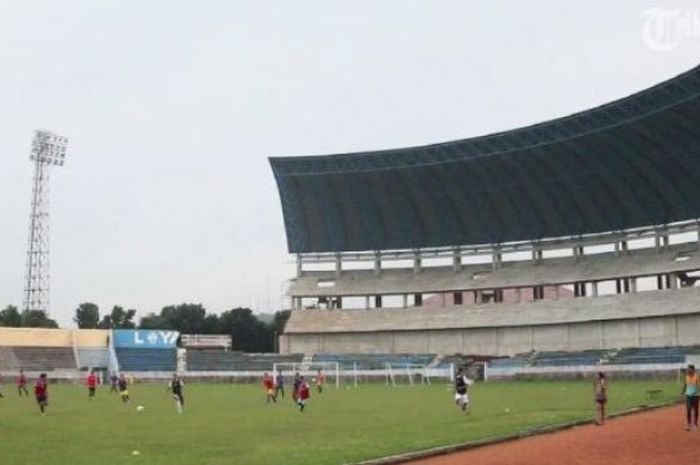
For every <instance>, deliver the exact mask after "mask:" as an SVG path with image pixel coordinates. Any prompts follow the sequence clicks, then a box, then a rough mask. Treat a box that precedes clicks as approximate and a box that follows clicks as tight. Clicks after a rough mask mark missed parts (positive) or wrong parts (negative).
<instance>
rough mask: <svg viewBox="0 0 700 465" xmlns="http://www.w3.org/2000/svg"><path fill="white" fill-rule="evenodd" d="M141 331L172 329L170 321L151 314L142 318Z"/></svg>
mask: <svg viewBox="0 0 700 465" xmlns="http://www.w3.org/2000/svg"><path fill="white" fill-rule="evenodd" d="M139 329H172V328H171V327H170V326H169V324H168V321H167V320H166V319H165V318H163V317H162V316H160V315H156V314H155V313H153V312H151V313H149V314H148V315H146V316H144V317H143V318H141V321H140V322H139Z"/></svg>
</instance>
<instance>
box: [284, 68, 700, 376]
mask: <svg viewBox="0 0 700 465" xmlns="http://www.w3.org/2000/svg"><path fill="white" fill-rule="evenodd" d="M699 114H700V68H694V69H692V70H690V71H688V72H686V73H684V74H681V75H679V76H677V77H675V78H673V79H670V80H668V81H666V82H663V83H660V84H658V85H656V86H654V87H652V88H649V89H646V90H644V91H641V92H639V93H636V94H634V95H631V96H629V97H626V98H623V99H620V100H617V101H614V102H611V103H608V104H606V105H603V106H600V107H597V108H593V109H590V110H587V111H584V112H581V113H577V114H574V115H571V116H568V117H565V118H560V119H555V120H551V121H547V122H543V123H540V124H536V125H534V126H529V127H525V128H521V129H514V130H511V131H507V132H502V133H498V134H493V135H488V136H483V137H476V138H472V139H465V140H458V141H453V142H446V143H440V144H435V145H429V146H423V147H410V148H402V149H395V150H384V151H379V152H361V153H349V154H339V155H326V156H302V157H279V158H272V159H271V160H270V162H271V165H272V169H273V171H274V175H275V179H276V181H277V185H278V188H279V193H280V198H281V202H282V207H283V212H284V222H285V227H286V232H287V242H288V249H289V252H290V253H291V254H294V255H295V256H296V269H297V273H296V276H295V277H294V278H292V280H291V283H290V289H289V293H290V296H291V298H292V301H293V312H292V315H291V318H290V321H289V322H288V324H287V326H286V329H285V332H284V335H282V337H281V342H280V347H281V351H282V352H283V353H287V354H292V353H314V354H322V357H323V358H324V359H327V358H328V355H326V354H349V355H348V356H349V357H353V356H354V355H353V354H355V355H356V354H371V353H385V354H429V355H434V356H435V357H437V358H438V359H441V358H443V357H448V358H449V356H453V355H454V354H463V355H467V356H476V357H478V358H481V359H483V358H484V357H486V358H491V357H510V358H509V359H502V360H497V361H495V362H493V363H492V366H493V368H494V369H495V368H497V367H501V368H503V369H502V370H495V371H494V372H493V374H494V375H499V374H501V375H502V374H506V373H510V374H517V373H519V372H529V373H531V374H534V373H535V372H538V371H541V372H552V371H556V370H557V369H559V370H561V369H560V368H557V367H567V366H568V367H571V366H581V367H582V369H584V370H585V366H591V367H593V368H591V369H596V370H597V366H598V365H601V364H606V365H610V366H613V365H615V366H623V368H624V366H625V365H639V366H634V367H630V366H627V369H630V370H633V369H640V370H643V369H645V366H644V365H645V364H653V365H656V366H655V368H656V369H669V368H673V369H675V368H677V366H678V364H679V363H683V362H685V356H686V355H687V354H694V353H697V352H698V349H697V348H696V347H695V346H697V345H699V344H700V331H699V330H700V311H699V310H698V307H697V302H698V296H699V294H698V292H699V291H698V289H697V287H695V282H696V280H697V272H698V270H700V257H699V256H698V253H697V251H698V227H699V225H700V223H698V217H699V216H700V187H699V186H700V184H699V183H698V180H699V179H700V164H699V163H698V160H699V158H698V155H699V153H698V151H699V150H700V131H698V128H697V124H696V123H695V121H697V118H698V115H699ZM331 358H332V357H331ZM664 365H666V366H664ZM647 368H648V367H647Z"/></svg>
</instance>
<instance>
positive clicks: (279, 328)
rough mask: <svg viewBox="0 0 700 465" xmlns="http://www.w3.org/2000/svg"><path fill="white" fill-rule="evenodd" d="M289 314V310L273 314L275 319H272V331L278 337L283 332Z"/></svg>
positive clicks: (290, 312)
mask: <svg viewBox="0 0 700 465" xmlns="http://www.w3.org/2000/svg"><path fill="white" fill-rule="evenodd" d="M291 314H292V311H291V310H280V311H279V312H275V317H274V318H273V319H272V329H273V330H274V331H275V333H276V334H277V335H278V336H279V335H280V334H282V333H283V332H284V327H285V326H286V325H287V320H289V317H290V315H291Z"/></svg>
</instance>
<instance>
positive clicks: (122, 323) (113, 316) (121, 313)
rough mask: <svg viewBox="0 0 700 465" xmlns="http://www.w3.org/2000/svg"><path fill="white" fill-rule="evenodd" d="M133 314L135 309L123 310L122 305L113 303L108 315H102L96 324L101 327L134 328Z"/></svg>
mask: <svg viewBox="0 0 700 465" xmlns="http://www.w3.org/2000/svg"><path fill="white" fill-rule="evenodd" d="M135 316H136V310H134V309H129V310H126V311H125V310H124V308H123V307H120V306H119V305H115V306H114V307H112V312H111V313H110V314H109V315H105V316H103V317H102V320H101V321H100V323H99V325H98V326H99V327H100V328H102V329H134V328H135V327H136V324H135V323H134V317H135Z"/></svg>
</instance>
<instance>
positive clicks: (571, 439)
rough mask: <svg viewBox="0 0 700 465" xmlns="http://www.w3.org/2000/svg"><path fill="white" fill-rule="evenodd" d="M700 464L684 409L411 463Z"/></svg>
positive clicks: (697, 435)
mask: <svg viewBox="0 0 700 465" xmlns="http://www.w3.org/2000/svg"><path fill="white" fill-rule="evenodd" d="M698 461H700V430H698V431H694V432H687V431H685V407H684V406H682V407H680V406H677V407H669V408H663V409H658V410H652V411H648V412H643V413H638V414H633V415H627V416H624V417H619V418H615V419H613V420H610V421H608V422H606V424H605V426H595V425H593V424H591V425H584V426H578V427H575V428H572V429H568V430H564V431H560V432H557V433H553V434H544V435H541V436H533V437H529V438H525V439H519V440H514V441H511V442H506V443H501V444H494V445H492V446H484V447H479V448H475V449H471V450H466V451H463V452H456V453H453V454H449V455H442V456H437V457H433V458H428V459H423V460H418V461H413V462H410V464H411V465H463V464H464V465H579V464H581V465H584V464H585V465H657V464H658V465H674V464H682V463H698Z"/></svg>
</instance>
